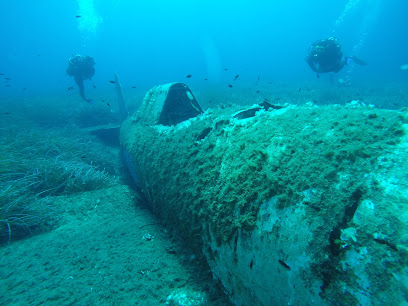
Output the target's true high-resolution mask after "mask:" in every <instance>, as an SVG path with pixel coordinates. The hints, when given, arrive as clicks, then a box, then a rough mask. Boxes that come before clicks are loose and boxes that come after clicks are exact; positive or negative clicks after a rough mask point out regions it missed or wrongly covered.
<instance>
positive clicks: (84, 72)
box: [67, 54, 95, 102]
mask: <svg viewBox="0 0 408 306" xmlns="http://www.w3.org/2000/svg"><path fill="white" fill-rule="evenodd" d="M94 65H95V61H94V59H93V58H92V57H90V56H84V55H79V54H77V55H75V56H73V57H71V58H70V59H69V60H68V68H67V74H68V75H69V76H73V77H74V80H75V83H77V85H78V88H79V94H80V95H81V97H82V99H84V100H85V101H86V102H91V99H87V98H86V97H85V91H84V80H86V79H91V78H92V77H93V75H94V74H95V68H94Z"/></svg>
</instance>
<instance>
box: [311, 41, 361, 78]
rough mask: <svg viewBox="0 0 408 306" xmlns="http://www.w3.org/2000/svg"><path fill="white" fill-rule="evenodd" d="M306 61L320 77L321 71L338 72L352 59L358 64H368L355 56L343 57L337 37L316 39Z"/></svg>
mask: <svg viewBox="0 0 408 306" xmlns="http://www.w3.org/2000/svg"><path fill="white" fill-rule="evenodd" d="M306 61H307V63H308V64H309V66H310V68H312V70H313V71H315V72H316V73H317V77H318V78H319V77H320V75H319V73H326V72H334V73H337V72H339V71H340V70H341V69H343V67H344V66H345V65H347V64H349V63H351V62H352V61H354V62H355V63H356V64H358V65H363V66H365V65H367V63H365V62H364V61H362V60H360V59H358V58H357V57H355V56H346V57H344V58H343V52H342V51H341V45H340V42H339V40H338V39H337V38H335V37H330V38H327V39H321V40H317V41H315V42H314V43H313V44H312V45H311V46H310V49H309V54H308V56H307V57H306Z"/></svg>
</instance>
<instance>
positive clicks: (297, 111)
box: [121, 105, 406, 243]
mask: <svg viewBox="0 0 408 306" xmlns="http://www.w3.org/2000/svg"><path fill="white" fill-rule="evenodd" d="M241 110H243V108H242V107H237V106H231V107H220V108H218V109H213V110H207V111H206V112H205V113H204V114H203V115H200V116H198V117H195V118H192V119H189V120H187V121H184V122H182V123H180V124H178V125H176V126H162V125H155V126H151V125H146V124H145V125H144V124H142V123H141V122H139V119H138V117H137V116H134V117H133V118H130V119H128V120H127V121H125V122H124V124H123V126H122V129H121V142H122V144H123V145H124V147H125V149H126V150H127V151H129V152H131V155H132V157H133V164H134V166H135V170H136V173H137V175H138V178H139V181H140V183H141V188H142V190H143V192H144V193H145V196H146V197H147V198H148V202H149V203H148V205H149V206H150V207H151V208H152V210H153V211H155V212H156V213H157V214H158V215H160V216H161V217H162V219H163V220H165V221H166V222H168V223H169V224H172V226H175V227H176V228H177V229H178V230H179V232H180V233H181V234H182V235H183V236H184V237H185V238H186V239H189V240H191V241H192V242H197V241H198V240H199V239H197V236H198V235H201V234H202V232H203V228H207V229H208V228H211V231H212V232H213V234H214V236H215V238H216V240H217V241H218V243H221V242H226V241H228V240H229V239H230V238H231V237H232V235H233V234H234V233H235V232H236V231H237V230H238V229H239V228H242V229H244V230H251V229H253V227H254V225H255V222H256V218H257V215H258V211H259V207H260V205H261V204H262V203H264V202H265V201H266V200H268V199H270V198H272V197H274V196H277V198H278V201H277V202H276V205H277V207H279V208H284V207H288V206H291V205H296V204H297V203H299V201H307V203H306V204H307V205H308V206H309V207H310V209H313V210H315V213H316V216H325V215H331V214H337V213H338V212H337V210H336V207H337V206H338V205H339V203H344V205H347V203H348V202H349V199H350V198H351V197H352V196H353V194H354V193H355V192H361V193H365V192H368V191H367V189H369V188H370V186H372V185H375V182H374V181H373V179H372V177H370V176H367V173H370V171H372V170H373V169H374V168H375V167H376V165H377V162H378V161H377V159H378V158H379V157H380V156H381V155H382V154H384V152H387V151H390V150H392V149H393V147H394V146H395V145H396V144H398V143H399V141H400V139H401V136H402V135H403V134H404V132H403V126H402V125H403V123H404V122H406V117H404V114H403V113H400V112H396V111H388V110H381V109H375V108H370V107H365V106H358V105H357V106H356V105H350V106H348V107H347V106H346V107H345V106H338V105H334V106H321V107H295V106H288V107H286V108H284V109H280V110H270V111H265V110H261V111H259V112H257V113H256V115H255V116H254V117H251V118H247V119H236V118H234V117H233V115H234V114H235V113H237V112H238V111H241ZM306 193H307V194H308V196H307V197H305V194H306ZM204 223H205V224H208V227H203V224H204Z"/></svg>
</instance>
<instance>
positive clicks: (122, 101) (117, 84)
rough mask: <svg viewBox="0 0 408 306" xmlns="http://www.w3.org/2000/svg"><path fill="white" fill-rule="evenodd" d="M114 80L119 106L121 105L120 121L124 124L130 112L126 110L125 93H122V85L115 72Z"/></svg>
mask: <svg viewBox="0 0 408 306" xmlns="http://www.w3.org/2000/svg"><path fill="white" fill-rule="evenodd" d="M114 80H115V89H116V94H117V95H118V105H119V111H120V120H121V122H123V121H124V120H125V119H126V118H127V116H128V111H127V109H126V103H125V98H123V92H122V85H120V82H119V78H118V75H117V74H116V72H115V75H114Z"/></svg>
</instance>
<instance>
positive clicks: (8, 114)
mask: <svg viewBox="0 0 408 306" xmlns="http://www.w3.org/2000/svg"><path fill="white" fill-rule="evenodd" d="M2 114H3V115H10V113H2Z"/></svg>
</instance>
